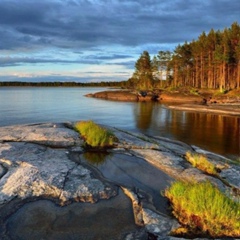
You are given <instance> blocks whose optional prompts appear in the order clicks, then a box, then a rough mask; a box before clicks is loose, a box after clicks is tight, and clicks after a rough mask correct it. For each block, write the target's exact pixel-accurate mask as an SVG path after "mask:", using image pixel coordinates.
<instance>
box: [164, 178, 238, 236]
mask: <svg viewBox="0 0 240 240" xmlns="http://www.w3.org/2000/svg"><path fill="white" fill-rule="evenodd" d="M165 196H166V197H167V198H168V199H169V200H170V202H171V204H172V207H173V214H174V216H175V217H176V218H177V219H178V220H179V222H180V223H181V224H182V225H183V228H181V230H179V231H178V230H176V231H175V234H177V233H178V234H183V233H184V234H186V235H191V234H193V235H198V236H210V237H214V238H216V237H239V236H240V203H239V202H234V201H233V200H232V199H230V198H229V197H227V196H226V195H224V194H223V193H222V192H221V191H220V190H219V189H218V188H217V187H215V186H214V185H213V184H212V183H210V182H200V183H195V182H191V183H189V182H181V181H178V182H174V183H173V184H172V185H171V186H170V187H169V188H168V189H167V190H166V191H165ZM173 234H174V233H173Z"/></svg>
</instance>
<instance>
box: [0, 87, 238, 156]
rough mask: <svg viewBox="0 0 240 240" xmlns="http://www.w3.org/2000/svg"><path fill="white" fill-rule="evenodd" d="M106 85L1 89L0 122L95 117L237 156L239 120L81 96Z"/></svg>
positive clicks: (52, 120)
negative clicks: (96, 86) (94, 86)
mask: <svg viewBox="0 0 240 240" xmlns="http://www.w3.org/2000/svg"><path fill="white" fill-rule="evenodd" d="M103 90H106V88H71V87H70V88H45V87H40V88H37V87H36V88H34V87H21V88H18V87H3V88H0V114H1V115H0V126H8V125H16V124H27V123H39V122H64V121H78V120H89V119H91V120H94V121H96V122H97V123H100V124H106V125H110V126H113V127H117V128H121V129H124V130H129V131H134V132H141V133H144V134H149V135H153V136H163V137H168V138H171V139H175V140H180V141H183V142H185V143H188V144H192V145H196V146H198V147H201V148H203V149H205V150H208V151H212V152H215V153H218V154H222V155H224V156H227V157H230V158H232V159H237V158H239V157H240V118H238V117H232V116H231V117H230V116H221V115H215V114H209V113H208V114H205V113H194V112H185V111H178V110H170V109H168V108H167V107H166V106H165V105H163V104H160V103H156V102H116V101H107V100H102V99H95V98H87V97H84V95H85V94H87V93H94V92H98V91H103Z"/></svg>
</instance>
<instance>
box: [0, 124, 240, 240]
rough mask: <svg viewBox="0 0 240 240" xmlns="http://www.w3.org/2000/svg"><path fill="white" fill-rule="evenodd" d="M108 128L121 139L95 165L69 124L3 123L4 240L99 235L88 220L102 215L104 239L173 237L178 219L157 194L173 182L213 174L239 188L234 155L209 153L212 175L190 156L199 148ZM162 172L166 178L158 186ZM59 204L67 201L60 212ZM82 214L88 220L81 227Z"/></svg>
mask: <svg viewBox="0 0 240 240" xmlns="http://www.w3.org/2000/svg"><path fill="white" fill-rule="evenodd" d="M108 128H109V129H110V130H112V131H113V132H114V134H115V135H116V136H117V138H118V139H119V142H118V143H116V146H115V148H114V149H111V150H109V151H108V154H109V157H106V163H104V162H102V163H101V164H99V165H98V166H94V165H92V164H91V163H89V162H87V161H86V159H87V155H86V153H85V152H84V149H83V148H82V144H83V140H82V139H81V138H80V137H79V135H78V134H77V133H76V132H75V131H74V130H73V129H72V124H71V123H67V124H50V123H49V124H35V125H24V126H11V127H2V128H0V216H1V218H0V237H1V239H30V238H35V239H40V238H44V239H53V238H57V239H69V238H70V236H71V239H79V238H84V239H94V238H95V237H96V234H94V231H88V229H86V228H87V225H88V224H90V222H92V221H95V220H96V219H98V221H101V220H100V219H103V218H104V222H103V223H104V224H103V225H101V224H98V222H94V223H92V225H91V226H92V227H93V228H95V227H94V225H96V226H99V228H98V227H96V232H97V235H98V237H99V236H100V237H99V239H171V237H170V234H171V231H172V230H173V229H175V228H176V227H177V226H178V224H177V222H176V220H174V219H173V218H172V216H171V215H170V213H169V212H168V211H167V209H164V208H167V207H165V204H166V200H165V199H164V198H163V197H162V196H161V195H160V191H163V190H164V189H165V188H166V187H168V186H169V184H170V182H171V181H173V180H174V179H186V180H189V179H191V180H192V179H195V180H196V181H202V180H209V181H211V182H213V183H214V184H217V185H218V186H219V187H220V188H221V189H222V190H223V191H226V192H227V193H228V194H229V193H231V192H232V189H234V192H235V193H236V192H238V191H240V185H239V183H240V167H239V165H233V164H231V161H230V160H227V159H225V158H223V157H219V156H217V155H214V154H213V153H206V154H207V155H208V157H209V160H210V161H212V162H213V163H217V164H220V165H221V164H222V166H223V167H222V171H221V173H220V178H214V177H212V176H209V175H206V174H204V173H203V172H201V171H200V170H198V169H196V168H193V167H192V166H191V165H190V164H189V163H188V162H186V160H185V158H184V155H185V153H186V152H187V151H190V152H196V151H200V150H199V149H198V148H196V147H194V146H189V145H187V144H184V143H182V142H179V141H172V140H170V139H166V138H161V137H148V136H145V135H142V134H134V133H129V132H124V131H121V130H119V129H115V128H111V127H108ZM101 154H102V153H97V154H96V153H95V157H96V156H97V157H98V158H99V157H100V156H101ZM103 158H104V157H103ZM153 169H155V170H153ZM155 171H156V173H154V172H155ZM141 172H142V173H141ZM157 177H159V179H162V180H163V179H164V180H163V182H162V183H161V184H160V183H159V184H158V183H157ZM221 178H222V179H224V180H225V181H227V182H228V184H227V185H226V184H224V183H223V181H221V180H220V179H221ZM43 199H44V200H43ZM127 199H128V200H127ZM40 200H41V201H46V202H41V201H40ZM49 200H51V201H49ZM128 201H129V203H128ZM74 202H81V203H79V204H80V205H76V204H77V203H74ZM53 203H57V204H58V205H54V204H53ZM90 203H95V204H94V205H92V206H94V207H90V206H91V205H89V204H90ZM159 203H160V204H159ZM69 204H70V205H69ZM73 204H75V205H73ZM59 205H62V206H66V205H69V206H68V207H67V208H66V207H64V209H62V210H61V208H60V207H59ZM45 208H46V209H45ZM44 209H45V210H44ZM75 209H76V211H75ZM119 209H121V210H120V211H119ZM34 211H37V212H38V213H39V214H40V213H41V212H42V214H43V215H41V214H40V215H39V214H35V213H34ZM37 212H36V213H37ZM120 212H121V215H119V214H120ZM44 213H46V215H44ZM116 215H119V217H117V218H116ZM82 216H84V219H87V220H86V221H85V222H82V224H83V225H81V224H80V225H81V226H80V225H78V224H76V223H77V222H78V221H82V220H81V219H82ZM108 218H109V219H108ZM31 219H35V220H32V223H31ZM60 219H61V220H60ZM67 219H69V221H67ZM71 219H72V220H71ZM73 219H74V220H73ZM94 219H95V220H94ZM45 220H46V221H48V224H43V222H45ZM61 221H62V222H61ZM33 222H38V223H39V224H38V225H34V223H33ZM120 222H121V224H120ZM124 222H125V223H124ZM84 224H86V225H84ZM29 226H32V228H34V229H38V230H36V231H35V232H34V231H32V232H31V231H30V229H31V227H29ZM49 226H51V230H50V229H49ZM61 226H65V228H63V227H61ZM84 226H85V227H84ZM107 226H110V227H107ZM116 226H121V229H118V230H116V228H117V227H116ZM111 228H112V229H111ZM63 229H65V230H63ZM101 229H102V230H101ZM104 229H105V230H104ZM49 232H51V234H50V235H47V234H48V233H49ZM63 232H64V234H63ZM91 232H92V233H91ZM96 232H95V233H96ZM116 235H117V236H116Z"/></svg>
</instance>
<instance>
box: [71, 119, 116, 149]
mask: <svg viewBox="0 0 240 240" xmlns="http://www.w3.org/2000/svg"><path fill="white" fill-rule="evenodd" d="M75 129H76V131H78V132H79V133H80V134H81V136H82V137H83V138H84V140H85V142H86V143H87V145H89V146H91V147H111V146H113V144H114V142H115V141H117V138H116V137H115V136H114V134H113V133H112V132H111V131H109V130H107V129H105V128H103V127H100V126H99V125H97V124H96V123H94V122H93V121H81V122H77V123H76V124H75Z"/></svg>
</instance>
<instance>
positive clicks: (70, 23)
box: [0, 0, 240, 50]
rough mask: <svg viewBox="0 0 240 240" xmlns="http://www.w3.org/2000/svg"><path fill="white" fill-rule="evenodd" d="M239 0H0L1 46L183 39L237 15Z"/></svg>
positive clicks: (68, 45) (75, 45)
mask: <svg viewBox="0 0 240 240" xmlns="http://www.w3.org/2000/svg"><path fill="white" fill-rule="evenodd" d="M239 9H240V1H239V0H231V1H228V0H172V1H169V0H165V1H164V0H162V1H159V0H145V1H140V0H139V1H136V0H125V1H124V0H121V1H120V0H115V1H114V0H105V1H103V0H102V1H96V0H65V1H60V0H52V1H51V0H42V1H31V0H21V1H19V0H1V1H0V34H1V41H0V49H1V50H8V49H18V48H20V49H21V48H25V49H32V48H39V47H49V46H52V47H62V48H69V49H71V48H72V49H74V50H76V49H79V50H84V49H90V48H92V47H96V46H108V45H111V44H118V45H122V46H140V45H143V44H168V43H176V45H177V44H178V43H181V42H183V41H185V40H187V41H191V40H192V39H194V38H195V39H196V38H197V37H198V35H199V34H200V33H201V32H202V31H209V30H210V29H211V28H214V29H216V28H217V29H223V28H224V27H229V26H230V25H231V23H233V22H234V21H238V22H239V20H240V14H239Z"/></svg>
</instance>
